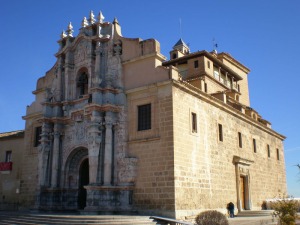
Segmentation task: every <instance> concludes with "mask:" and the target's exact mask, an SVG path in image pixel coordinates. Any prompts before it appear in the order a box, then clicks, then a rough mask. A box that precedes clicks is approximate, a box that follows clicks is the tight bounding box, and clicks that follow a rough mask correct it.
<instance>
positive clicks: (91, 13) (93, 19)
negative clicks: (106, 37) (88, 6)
mask: <svg viewBox="0 0 300 225" xmlns="http://www.w3.org/2000/svg"><path fill="white" fill-rule="evenodd" d="M89 20H90V24H94V23H95V22H96V20H95V15H94V13H93V11H92V10H91V12H90V19H89Z"/></svg>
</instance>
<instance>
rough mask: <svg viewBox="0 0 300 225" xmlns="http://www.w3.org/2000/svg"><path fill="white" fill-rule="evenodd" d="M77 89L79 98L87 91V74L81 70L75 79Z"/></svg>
mask: <svg viewBox="0 0 300 225" xmlns="http://www.w3.org/2000/svg"><path fill="white" fill-rule="evenodd" d="M77 90H78V92H77V93H78V94H79V98H82V97H83V95H86V94H87V93H88V76H87V74H86V72H82V73H81V74H80V75H79V77H78V80H77Z"/></svg>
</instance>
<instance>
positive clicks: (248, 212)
mask: <svg viewBox="0 0 300 225" xmlns="http://www.w3.org/2000/svg"><path fill="white" fill-rule="evenodd" d="M273 212H274V211H273V210H256V211H254V210H245V211H241V212H239V213H238V214H237V217H254V216H272V214H273Z"/></svg>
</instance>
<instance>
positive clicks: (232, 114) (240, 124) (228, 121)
mask: <svg viewBox="0 0 300 225" xmlns="http://www.w3.org/2000/svg"><path fill="white" fill-rule="evenodd" d="M173 108H174V114H173V116H174V118H173V121H174V161H175V162H174V163H175V199H176V203H175V206H176V217H181V216H183V215H187V214H196V213H198V212H199V211H202V210H205V209H219V210H222V211H224V212H225V210H226V204H227V203H228V202H230V201H232V202H234V204H235V205H236V206H237V185H236V183H237V181H236V171H235V165H234V163H233V158H234V156H239V157H242V158H244V159H247V160H249V161H253V163H252V164H251V165H250V166H248V167H247V169H246V170H249V176H248V179H249V192H250V205H251V208H252V209H260V208H261V204H262V202H263V200H265V199H267V198H271V197H272V196H276V195H278V194H279V192H281V193H284V192H286V178H285V165H284V154H283V143H282V138H283V137H282V136H281V135H279V134H278V133H276V132H274V131H272V130H271V129H268V128H266V127H264V126H262V125H260V124H259V123H258V122H256V121H254V120H252V119H251V118H250V117H247V116H246V115H244V114H242V113H241V112H238V111H236V110H234V109H233V108H231V107H229V106H227V105H225V104H224V103H222V102H220V101H219V100H216V99H214V98H213V97H211V96H208V95H206V94H204V93H199V92H198V93H196V92H193V91H191V90H189V89H188V88H183V87H182V85H179V86H177V87H176V86H174V89H173ZM191 112H193V113H196V115H197V132H194V133H193V132H192V130H191ZM218 124H221V125H222V128H223V141H219V129H218ZM238 132H241V134H242V148H240V147H239V144H238ZM253 138H255V139H256V144H257V153H254V150H253V144H252V143H253ZM267 144H269V145H270V150H271V155H270V158H269V157H268V154H267V150H266V148H267V147H266V146H267ZM276 149H278V150H279V152H280V159H279V160H277V154H276Z"/></svg>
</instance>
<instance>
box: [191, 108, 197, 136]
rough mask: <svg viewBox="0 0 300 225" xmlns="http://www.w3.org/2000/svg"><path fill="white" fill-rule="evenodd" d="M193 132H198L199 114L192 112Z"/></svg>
mask: <svg viewBox="0 0 300 225" xmlns="http://www.w3.org/2000/svg"><path fill="white" fill-rule="evenodd" d="M192 132H193V133H197V114H196V113H193V112H192Z"/></svg>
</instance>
